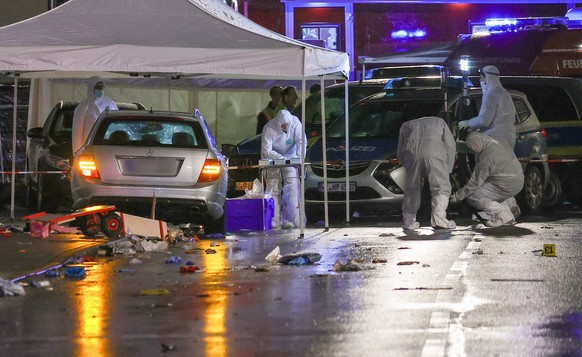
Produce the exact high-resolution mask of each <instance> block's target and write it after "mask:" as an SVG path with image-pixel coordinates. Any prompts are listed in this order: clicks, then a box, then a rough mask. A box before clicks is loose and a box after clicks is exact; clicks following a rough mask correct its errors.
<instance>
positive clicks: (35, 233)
mask: <svg viewBox="0 0 582 357" xmlns="http://www.w3.org/2000/svg"><path fill="white" fill-rule="evenodd" d="M30 236H31V237H32V238H43V239H44V238H48V236H49V223H48V222H39V221H34V220H33V221H30Z"/></svg>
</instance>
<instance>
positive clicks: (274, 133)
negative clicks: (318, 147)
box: [261, 109, 307, 228]
mask: <svg viewBox="0 0 582 357" xmlns="http://www.w3.org/2000/svg"><path fill="white" fill-rule="evenodd" d="M302 142H303V145H304V146H305V148H304V150H303V152H305V150H306V148H307V147H306V145H307V137H306V136H305V133H304V132H303V126H302V125H301V122H300V121H299V119H298V118H297V117H296V116H294V115H292V114H291V113H290V112H289V111H288V110H286V109H283V110H281V111H279V113H277V115H276V116H275V118H274V119H273V120H271V121H269V122H268V123H267V124H266V125H265V127H264V128H263V136H262V141H261V158H262V159H272V160H277V159H285V160H286V159H292V158H301V154H302V150H301V143H302ZM281 177H282V178H283V182H284V186H283V192H281ZM266 191H267V192H269V191H270V192H271V194H272V196H273V198H274V199H275V214H274V217H273V227H277V228H278V227H279V226H281V227H282V228H294V227H299V217H300V214H299V198H300V195H301V191H300V181H299V171H298V169H297V168H296V167H282V168H273V169H268V170H267V187H266ZM281 201H282V202H281ZM281 211H282V212H281ZM281 216H282V217H281ZM281 221H282V222H281Z"/></svg>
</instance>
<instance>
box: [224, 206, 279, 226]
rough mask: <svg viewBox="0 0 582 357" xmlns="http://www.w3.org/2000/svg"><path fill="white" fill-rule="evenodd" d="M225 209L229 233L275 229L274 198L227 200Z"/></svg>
mask: <svg viewBox="0 0 582 357" xmlns="http://www.w3.org/2000/svg"><path fill="white" fill-rule="evenodd" d="M262 200H264V211H263V203H262V202H261V201H262ZM225 207H226V208H225V209H226V222H225V223H226V230H227V231H230V232H232V231H240V230H242V229H245V230H246V229H248V230H252V231H262V230H271V228H272V227H273V226H272V220H273V214H274V212H275V201H274V200H273V199H272V198H264V199H261V198H249V199H227V200H226V203H225Z"/></svg>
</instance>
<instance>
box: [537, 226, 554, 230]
mask: <svg viewBox="0 0 582 357" xmlns="http://www.w3.org/2000/svg"><path fill="white" fill-rule="evenodd" d="M540 228H541V229H554V227H552V226H541V227H540Z"/></svg>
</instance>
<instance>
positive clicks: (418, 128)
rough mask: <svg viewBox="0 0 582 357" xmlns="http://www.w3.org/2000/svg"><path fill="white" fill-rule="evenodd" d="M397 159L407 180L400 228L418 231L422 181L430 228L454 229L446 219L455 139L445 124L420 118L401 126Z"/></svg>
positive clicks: (429, 118)
mask: <svg viewBox="0 0 582 357" xmlns="http://www.w3.org/2000/svg"><path fill="white" fill-rule="evenodd" d="M397 155H398V159H399V160H400V162H401V163H402V166H403V167H404V169H405V170H406V178H407V181H406V186H405V188H404V200H403V202H402V220H403V224H402V228H404V229H405V230H411V229H417V228H420V223H418V222H417V221H416V212H417V211H418V209H419V208H420V203H421V195H422V186H423V182H424V180H425V179H427V180H428V184H429V187H430V193H431V197H432V198H431V210H432V214H431V219H430V223H431V225H432V227H433V228H435V229H454V228H456V224H455V222H454V221H451V220H448V219H447V207H448V204H449V197H450V195H451V181H450V178H449V174H450V173H451V171H452V170H453V166H454V164H455V139H454V138H453V135H452V134H451V131H450V129H449V127H448V126H447V124H446V123H445V121H444V120H443V119H442V118H439V117H423V118H418V119H414V120H410V121H407V122H405V123H404V124H402V126H401V127H400V135H399V137H398V151H397Z"/></svg>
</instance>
